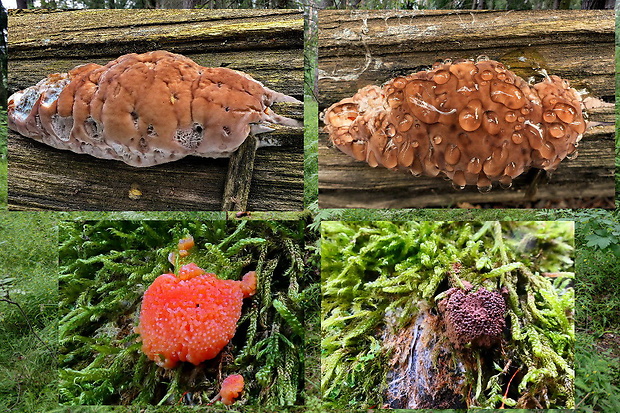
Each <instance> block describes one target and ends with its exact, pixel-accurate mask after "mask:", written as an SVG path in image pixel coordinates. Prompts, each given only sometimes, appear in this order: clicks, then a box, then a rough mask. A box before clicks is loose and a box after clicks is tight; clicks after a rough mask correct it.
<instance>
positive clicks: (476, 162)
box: [467, 158, 482, 174]
mask: <svg viewBox="0 0 620 413" xmlns="http://www.w3.org/2000/svg"><path fill="white" fill-rule="evenodd" d="M481 170H482V163H481V162H480V159H478V158H471V160H470V161H469V163H468V164H467V172H469V173H471V174H477V173H480V171H481Z"/></svg>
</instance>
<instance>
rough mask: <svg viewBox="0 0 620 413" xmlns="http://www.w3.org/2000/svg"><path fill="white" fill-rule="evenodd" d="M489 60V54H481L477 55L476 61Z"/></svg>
mask: <svg viewBox="0 0 620 413" xmlns="http://www.w3.org/2000/svg"><path fill="white" fill-rule="evenodd" d="M487 60H489V56H487V55H484V54H481V55H480V56H478V57H476V63H478V62H486V61H487Z"/></svg>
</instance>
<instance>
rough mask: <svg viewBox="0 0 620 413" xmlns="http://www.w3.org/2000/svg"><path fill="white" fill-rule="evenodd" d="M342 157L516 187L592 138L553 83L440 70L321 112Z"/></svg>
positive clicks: (365, 91) (567, 90)
mask: <svg viewBox="0 0 620 413" xmlns="http://www.w3.org/2000/svg"><path fill="white" fill-rule="evenodd" d="M325 124H326V130H327V132H328V133H329V136H330V139H331V141H332V142H333V144H334V145H335V146H336V147H337V148H338V149H340V150H341V151H343V152H344V153H346V154H348V155H350V156H352V157H354V158H355V159H357V160H360V161H366V162H367V163H368V164H369V165H370V166H372V167H376V166H379V165H381V166H384V167H386V168H389V169H404V170H408V171H410V172H411V173H413V174H414V175H422V174H423V175H427V176H437V175H440V174H443V175H445V176H447V177H448V178H449V179H451V180H452V182H453V184H454V186H455V187H458V188H464V187H465V186H466V185H477V186H478V188H479V189H480V190H482V191H486V190H489V189H491V187H492V182H497V181H499V182H500V183H501V184H502V185H503V186H505V187H506V186H510V185H511V184H512V181H513V179H514V178H516V177H517V176H519V175H521V174H522V173H523V172H525V171H526V170H528V169H529V168H531V167H534V168H541V169H544V170H547V171H553V170H555V169H556V168H557V167H558V165H559V163H560V162H561V161H562V160H563V159H564V158H566V157H567V156H569V155H573V156H576V147H577V145H578V142H579V140H580V139H581V137H582V134H583V133H584V131H585V129H586V123H585V120H584V117H583V113H582V103H581V98H580V96H579V94H578V93H577V92H576V91H575V90H574V89H572V88H571V87H570V86H569V84H568V81H566V80H562V79H560V78H559V77H557V76H547V77H546V78H545V79H544V80H543V81H542V82H539V83H537V84H535V85H533V86H531V85H529V84H528V83H527V82H526V81H525V80H523V79H522V78H521V77H519V76H517V75H515V74H514V73H513V72H511V71H510V70H508V69H507V68H506V67H505V66H504V65H503V64H502V63H500V62H496V61H494V60H488V59H484V58H482V59H479V60H478V61H477V62H474V61H470V60H460V61H455V62H451V61H445V62H437V63H436V64H435V65H433V68H432V69H431V70H426V71H420V72H418V73H414V74H411V75H409V76H406V77H397V78H395V79H392V80H391V81H389V82H388V83H386V84H385V85H384V86H383V87H382V88H381V87H378V86H366V87H364V88H362V89H360V90H359V91H358V92H357V93H356V94H355V95H354V96H353V97H351V98H346V99H343V100H341V101H340V102H338V103H335V104H334V105H332V106H331V107H329V108H328V109H327V110H326V111H325Z"/></svg>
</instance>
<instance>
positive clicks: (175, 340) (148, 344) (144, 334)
mask: <svg viewBox="0 0 620 413" xmlns="http://www.w3.org/2000/svg"><path fill="white" fill-rule="evenodd" d="M255 291H256V273H255V272H254V271H250V272H248V273H247V274H245V275H244V276H243V279H242V281H233V280H220V279H218V278H217V277H216V276H215V274H210V273H206V272H205V271H204V270H203V269H201V268H200V267H198V266H197V265H196V264H193V263H192V264H187V265H184V266H182V267H181V268H180V270H179V275H178V277H177V276H175V275H174V274H163V275H160V276H159V277H157V278H156V279H155V281H154V282H153V284H151V286H150V287H149V288H148V289H147V290H146V292H145V293H144V297H143V299H142V308H141V310H140V323H139V325H138V327H137V328H136V331H137V332H138V333H139V334H140V336H141V338H142V351H143V352H144V353H145V354H146V355H147V356H148V357H149V358H150V359H151V360H154V361H155V362H156V363H157V364H158V365H159V366H161V367H164V368H173V367H175V366H176V365H177V363H178V362H179V361H189V362H190V363H192V364H195V365H198V364H200V363H202V362H203V361H205V360H210V359H212V358H214V357H215V356H217V355H218V354H219V352H220V351H221V350H222V349H223V348H224V347H225V346H226V345H227V344H228V342H229V341H230V340H231V339H232V337H233V336H234V335H235V331H236V330H237V321H239V318H240V317H241V307H242V304H243V299H244V298H246V297H250V296H252V295H254V293H255Z"/></svg>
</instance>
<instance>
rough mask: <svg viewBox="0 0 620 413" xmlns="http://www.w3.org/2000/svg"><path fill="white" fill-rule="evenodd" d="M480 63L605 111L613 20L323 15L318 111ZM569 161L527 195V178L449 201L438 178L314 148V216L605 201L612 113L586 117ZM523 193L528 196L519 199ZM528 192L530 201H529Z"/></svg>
mask: <svg viewBox="0 0 620 413" xmlns="http://www.w3.org/2000/svg"><path fill="white" fill-rule="evenodd" d="M479 55H486V56H488V57H489V58H491V59H495V60H499V61H501V62H503V63H505V64H506V65H507V66H509V67H510V68H511V69H512V70H513V71H514V72H516V73H517V74H518V75H519V76H521V77H523V78H525V79H527V78H529V77H532V76H533V77H536V78H538V79H540V78H541V77H542V76H541V74H540V72H539V70H538V69H545V70H546V71H547V72H548V73H549V74H555V75H558V76H560V77H563V78H565V79H568V80H569V81H570V82H571V85H572V86H573V87H575V88H576V89H578V90H579V89H585V90H586V91H587V92H588V93H589V94H590V95H591V96H593V97H595V98H598V99H600V100H602V101H604V102H607V103H612V102H614V101H615V86H614V85H615V83H614V76H615V69H614V67H615V66H614V12H613V10H596V11H581V10H576V11H512V12H501V11H479V12H478V11H473V12H470V11H354V12H350V11H348V12H342V11H323V12H321V13H320V15H319V90H320V96H319V106H320V109H319V110H324V109H325V108H326V107H328V106H329V105H331V104H332V103H334V102H337V101H339V100H340V99H343V98H345V97H349V96H352V95H353V94H354V93H355V92H356V91H357V90H358V89H360V88H361V87H364V86H366V85H369V84H377V85H381V84H382V83H384V82H386V81H388V80H389V79H391V78H394V77H396V76H399V75H407V74H410V73H412V72H416V71H418V70H423V69H426V68H428V67H429V66H430V65H432V64H433V63H434V62H435V61H436V60H438V59H446V58H451V59H458V58H465V59H467V58H476V57H477V56H479ZM589 114H590V118H589V120H590V121H593V122H599V123H601V122H605V124H602V125H599V126H597V127H594V128H590V129H588V131H587V132H586V133H585V134H584V138H583V140H582V142H581V144H580V147H579V157H578V158H577V159H576V160H565V161H564V162H562V164H561V165H560V167H559V168H558V169H557V170H556V171H555V173H554V174H553V176H552V177H551V178H550V179H549V182H547V183H539V184H538V186H537V188H536V190H535V191H532V190H531V189H532V188H531V186H532V181H533V177H534V174H529V175H524V176H521V177H520V178H519V179H517V180H515V182H514V183H513V186H512V188H510V189H509V190H500V189H497V190H493V191H491V192H490V193H488V194H480V193H478V191H477V190H476V188H467V189H465V190H463V191H458V190H455V189H453V188H452V186H451V184H450V182H446V181H442V180H441V179H438V178H428V177H419V178H415V177H412V176H410V175H409V174H405V173H398V172H392V171H389V170H386V169H383V168H376V169H373V168H370V167H369V166H368V165H367V164H366V163H365V162H358V161H355V160H353V159H352V158H350V157H348V156H347V155H345V154H343V153H341V152H340V151H338V150H337V149H334V148H331V147H330V145H329V143H328V138H327V136H326V135H325V134H321V136H320V139H319V204H320V206H321V207H322V208H342V207H357V208H404V207H432V206H453V205H457V204H459V203H467V204H477V203H485V204H487V203H488V204H493V203H498V204H503V205H510V204H518V203H523V202H525V201H536V200H541V199H561V198H574V197H601V198H603V199H607V200H609V199H611V198H613V196H614V158H615V153H614V137H615V133H614V132H615V129H614V125H613V122H614V118H615V116H614V108H613V105H611V104H610V105H607V106H604V107H601V108H597V109H594V110H590V111H589ZM528 189H529V192H528ZM532 192H535V193H534V194H533V195H532Z"/></svg>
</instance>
